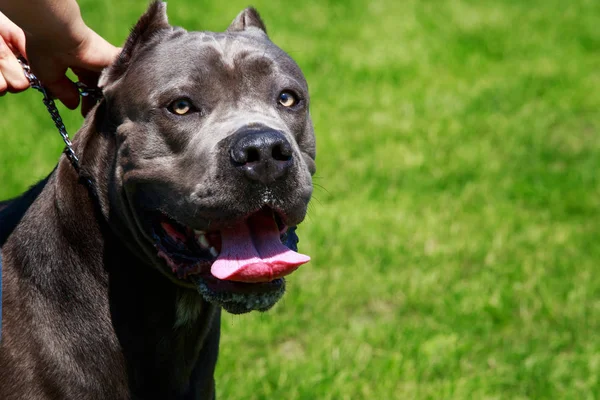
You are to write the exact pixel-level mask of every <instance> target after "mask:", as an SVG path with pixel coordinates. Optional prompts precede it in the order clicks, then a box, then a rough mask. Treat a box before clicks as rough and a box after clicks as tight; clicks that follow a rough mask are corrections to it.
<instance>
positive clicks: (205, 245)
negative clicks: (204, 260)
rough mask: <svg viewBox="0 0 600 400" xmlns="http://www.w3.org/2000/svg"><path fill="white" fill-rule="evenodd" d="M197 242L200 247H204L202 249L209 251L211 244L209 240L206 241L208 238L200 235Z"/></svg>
mask: <svg viewBox="0 0 600 400" xmlns="http://www.w3.org/2000/svg"><path fill="white" fill-rule="evenodd" d="M196 240H197V241H198V243H199V244H200V246H202V248H205V249H208V248H209V247H210V244H209V243H208V240H207V239H206V236H205V235H204V234H200V235H198V237H197V238H196Z"/></svg>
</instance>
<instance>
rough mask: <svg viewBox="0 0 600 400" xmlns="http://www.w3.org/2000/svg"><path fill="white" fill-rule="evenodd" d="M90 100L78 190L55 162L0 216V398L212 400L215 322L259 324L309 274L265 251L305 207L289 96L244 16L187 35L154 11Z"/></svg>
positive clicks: (291, 255) (302, 126)
mask: <svg viewBox="0 0 600 400" xmlns="http://www.w3.org/2000/svg"><path fill="white" fill-rule="evenodd" d="M100 86H101V87H102V88H103V93H104V98H103V99H102V100H101V101H100V103H99V104H98V105H97V106H96V107H95V108H94V109H93V111H92V112H91V113H90V115H89V116H88V118H87V119H86V122H85V124H84V126H83V127H82V129H81V130H80V131H79V133H78V134H77V139H76V141H75V143H74V149H75V152H76V153H77V154H78V156H79V158H80V165H81V170H80V174H79V176H78V175H77V173H76V172H75V169H74V168H73V167H72V166H71V165H70V164H69V161H68V160H67V159H66V158H65V157H63V158H62V159H61V160H60V162H59V163H58V165H57V167H56V169H55V170H54V171H53V172H52V173H51V174H50V176H49V177H48V178H46V179H45V180H44V181H42V182H40V183H39V184H37V185H36V186H34V187H33V188H32V189H30V191H28V192H27V193H25V194H24V195H23V196H21V197H20V198H17V199H14V200H11V201H9V202H5V203H3V204H2V205H0V209H1V210H2V211H0V245H1V246H2V247H1V249H2V260H3V267H4V282H3V288H4V291H3V300H4V314H3V316H4V319H3V322H4V324H3V327H4V330H3V335H2V342H1V344H0V399H3V400H9V399H28V400H34V399H77V400H82V399H86V400H88V399H102V400H107V399H110V400H114V399H212V398H214V396H215V394H214V393H215V389H214V379H213V373H214V368H215V364H216V360H217V352H218V343H219V326H220V310H221V308H225V309H226V310H227V311H229V312H232V313H243V312H248V311H251V310H261V311H264V310H267V309H269V308H270V307H272V306H273V304H275V302H276V301H277V300H278V299H279V298H280V297H281V295H282V294H283V291H284V285H285V281H284V278H283V276H285V275H287V274H289V273H291V272H292V271H294V270H295V269H296V268H298V266H300V265H301V264H303V263H305V262H306V261H308V257H306V256H304V255H301V254H298V253H296V252H294V251H292V250H290V249H288V248H287V247H285V246H283V244H282V240H283V241H285V240H286V235H291V234H292V233H291V232H288V228H289V227H293V226H295V225H297V224H298V223H300V222H301V221H302V220H303V219H304V217H305V214H306V209H307V205H308V202H309V199H310V197H311V193H312V181H311V175H312V174H313V173H314V171H315V163H314V159H315V139H314V133H313V127H312V123H311V120H310V116H309V112H308V106H309V99H308V90H307V84H306V81H305V79H304V77H303V75H302V73H301V71H300V69H299V68H298V66H297V65H296V64H295V63H294V61H292V59H291V58H290V57H289V56H288V55H286V53H284V52H283V51H282V50H280V49H279V48H278V47H277V46H275V45H274V44H273V43H272V42H271V41H270V40H269V39H268V37H267V34H266V30H265V27H264V24H263V22H262V21H261V19H260V17H259V15H258V14H257V12H256V11H255V10H254V9H251V8H249V9H246V10H244V11H242V12H241V13H240V14H239V15H238V17H237V18H236V19H235V20H234V21H233V23H232V24H231V26H230V27H229V28H228V29H227V31H226V32H224V33H212V32H186V31H185V30H183V29H181V28H175V27H172V26H170V25H169V24H168V22H167V17H166V13H165V6H164V4H163V3H160V2H155V3H153V4H152V5H151V6H150V8H149V9H148V11H147V12H146V14H144V15H143V16H142V17H141V19H140V20H139V22H138V23H137V25H136V26H135V28H134V29H133V31H132V33H131V35H130V36H129V38H128V39H127V42H126V44H125V46H124V48H123V51H122V54H121V55H120V57H119V59H118V60H117V61H116V62H115V64H114V65H112V66H111V67H109V68H108V69H107V70H106V71H105V72H104V73H103V75H102V77H101V80H100ZM82 182H89V184H83V183H82ZM292 242H293V240H292ZM291 247H294V246H293V243H292V246H291Z"/></svg>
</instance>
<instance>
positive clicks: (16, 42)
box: [0, 13, 27, 58]
mask: <svg viewBox="0 0 600 400" xmlns="http://www.w3.org/2000/svg"><path fill="white" fill-rule="evenodd" d="M0 36H2V37H3V38H4V39H5V42H6V43H7V44H8V46H9V47H10V48H11V49H12V50H13V52H15V53H18V54H20V55H22V56H23V57H25V58H27V53H26V51H25V33H24V32H23V30H22V29H21V28H19V27H18V26H17V25H16V24H15V23H14V22H12V21H11V20H10V19H8V18H7V17H6V16H5V15H4V14H2V13H0Z"/></svg>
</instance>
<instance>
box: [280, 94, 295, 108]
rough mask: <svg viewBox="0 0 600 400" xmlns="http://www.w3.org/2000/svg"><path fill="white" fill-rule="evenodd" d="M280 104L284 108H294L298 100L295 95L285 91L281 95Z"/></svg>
mask: <svg viewBox="0 0 600 400" xmlns="http://www.w3.org/2000/svg"><path fill="white" fill-rule="evenodd" d="M279 104H281V105H282V106H284V107H293V106H295V105H296V104H298V99H297V98H296V96H294V94H293V93H291V92H288V91H283V92H281V93H280V94H279Z"/></svg>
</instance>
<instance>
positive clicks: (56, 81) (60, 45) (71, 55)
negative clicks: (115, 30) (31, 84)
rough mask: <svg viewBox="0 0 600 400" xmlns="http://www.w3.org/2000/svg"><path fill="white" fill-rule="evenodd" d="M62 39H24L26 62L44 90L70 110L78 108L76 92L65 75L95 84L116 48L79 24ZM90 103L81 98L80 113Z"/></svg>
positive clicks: (84, 110)
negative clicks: (71, 75) (70, 73)
mask: <svg viewBox="0 0 600 400" xmlns="http://www.w3.org/2000/svg"><path fill="white" fill-rule="evenodd" d="M69 31H70V34H69V35H64V36H63V37H62V38H61V39H63V40H49V39H48V38H47V37H45V36H41V35H38V36H35V35H33V36H31V37H29V36H28V38H27V46H26V50H27V56H28V57H27V59H28V61H29V65H30V66H31V69H32V71H33V73H35V75H36V76H37V77H38V78H39V79H40V81H41V82H42V83H43V85H44V87H46V89H47V90H48V91H49V92H50V93H51V94H52V95H53V96H54V97H56V98H57V99H59V100H60V101H61V102H63V104H65V105H66V106H67V107H68V108H70V109H75V108H77V106H78V105H79V92H78V91H77V88H76V86H75V84H74V83H73V82H71V81H70V80H69V78H67V76H66V75H65V74H66V72H67V69H68V68H71V70H72V71H73V72H74V73H75V75H77V77H78V78H79V81H80V82H83V83H85V84H86V85H88V86H90V87H94V86H96V85H97V83H98V78H99V76H100V72H101V71H102V69H103V68H104V67H106V66H108V65H110V64H112V62H113V61H114V59H115V58H116V57H117V56H118V54H119V51H120V49H119V48H117V47H115V46H113V45H111V44H110V43H108V42H107V41H106V40H104V39H103V38H102V37H100V36H99V35H98V34H97V33H96V32H94V31H93V30H92V29H90V28H89V27H87V26H86V25H85V24H83V22H82V23H81V24H79V25H78V26H76V27H73V28H72V29H70V30H69ZM92 101H93V100H91V99H87V98H86V99H84V101H83V104H82V109H81V111H82V114H83V115H85V114H86V113H87V111H89V109H90V108H91V107H92V106H93V103H92Z"/></svg>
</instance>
